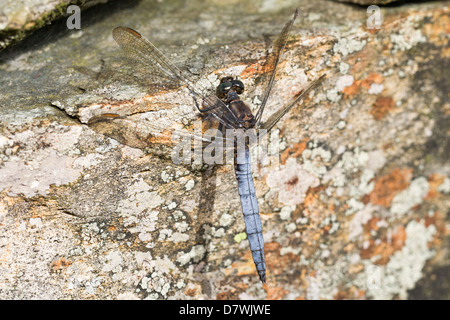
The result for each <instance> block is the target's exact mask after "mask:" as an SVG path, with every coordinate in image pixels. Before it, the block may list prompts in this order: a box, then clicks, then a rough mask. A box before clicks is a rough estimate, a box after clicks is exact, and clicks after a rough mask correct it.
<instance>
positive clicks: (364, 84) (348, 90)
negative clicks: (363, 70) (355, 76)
mask: <svg viewBox="0 0 450 320" xmlns="http://www.w3.org/2000/svg"><path fill="white" fill-rule="evenodd" d="M382 82H383V76H382V75H381V74H379V73H376V72H372V73H370V74H369V75H368V76H367V77H366V78H364V79H362V80H355V81H354V82H353V84H352V85H351V86H348V87H345V88H344V89H343V90H342V93H343V94H344V97H346V98H352V97H354V96H355V95H357V94H358V93H359V91H360V90H361V88H365V89H366V90H369V88H370V86H371V85H372V83H376V84H380V83H382Z"/></svg>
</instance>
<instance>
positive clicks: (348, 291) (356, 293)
mask: <svg viewBox="0 0 450 320" xmlns="http://www.w3.org/2000/svg"><path fill="white" fill-rule="evenodd" d="M365 295H366V292H365V291H364V290H361V289H359V288H357V287H355V286H351V287H350V288H339V289H338V291H337V293H336V294H335V295H334V297H333V298H334V299H335V300H349V299H363V298H364V297H365Z"/></svg>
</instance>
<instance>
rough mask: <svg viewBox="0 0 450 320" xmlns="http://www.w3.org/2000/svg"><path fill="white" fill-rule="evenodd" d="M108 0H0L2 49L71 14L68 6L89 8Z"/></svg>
mask: <svg viewBox="0 0 450 320" xmlns="http://www.w3.org/2000/svg"><path fill="white" fill-rule="evenodd" d="M106 1H107V0H87V1H68V0H27V1H13V0H0V8H2V10H1V11H0V49H3V48H6V47H7V46H9V45H11V44H13V43H16V42H17V41H20V40H23V39H24V38H25V37H27V36H28V35H30V34H31V33H32V32H33V31H35V30H39V29H40V28H42V27H44V26H45V25H47V24H51V23H52V22H53V21H55V20H56V19H58V18H61V17H63V16H69V14H70V13H72V11H70V10H69V12H68V10H67V9H68V7H69V6H70V5H76V6H78V7H79V8H80V9H84V8H89V7H91V6H93V5H96V4H98V3H105V2H106Z"/></svg>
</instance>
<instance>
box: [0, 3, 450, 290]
mask: <svg viewBox="0 0 450 320" xmlns="http://www.w3.org/2000/svg"><path fill="white" fill-rule="evenodd" d="M187 3H189V4H186V6H185V7H180V6H179V5H178V4H177V2H172V1H167V2H163V3H159V2H154V3H153V2H130V3H128V4H126V5H125V4H115V3H113V4H106V5H105V7H104V10H103V11H102V15H101V16H100V14H99V11H98V10H96V11H92V10H86V11H83V12H82V19H83V21H84V22H83V23H85V25H86V27H84V28H82V29H81V30H79V31H77V30H63V29H64V28H65V22H64V21H61V22H55V23H54V24H53V25H52V26H50V27H47V28H48V29H46V30H45V32H43V33H39V32H38V33H36V35H33V36H32V37H31V38H27V39H26V40H25V41H24V43H23V45H21V46H18V47H14V48H12V49H11V50H8V52H7V53H6V54H3V56H0V61H1V62H2V64H1V65H0V74H1V76H0V88H1V89H0V194H1V198H0V299H32V298H39V299H134V298H136V299H143V298H150V299H251V298H257V299H407V298H420V297H423V296H427V297H429V296H430V295H429V294H428V295H427V294H426V293H423V295H421V293H420V288H417V287H416V288H415V286H416V284H418V283H419V284H421V286H422V287H423V288H428V287H427V285H424V284H423V282H424V281H425V283H426V281H427V276H428V275H430V274H435V275H436V276H438V277H442V279H441V281H440V282H441V283H442V282H446V283H448V279H447V277H446V275H447V274H448V265H449V258H448V225H449V224H448V217H447V213H448V210H449V204H450V200H449V192H450V168H449V163H448V156H449V154H450V143H449V139H448V137H449V132H448V130H449V126H448V123H449V122H448V115H449V113H450V104H449V99H448V92H449V88H450V86H449V83H448V81H449V80H448V79H449V74H448V60H449V57H450V51H449V44H448V41H449V37H448V35H449V29H448V26H449V25H450V21H449V20H450V18H449V9H448V7H446V6H443V3H435V2H433V3H414V4H405V5H403V6H396V7H389V8H385V9H383V10H382V13H383V22H382V25H381V27H380V29H371V30H369V29H367V26H366V19H367V14H366V10H365V8H359V7H355V6H348V5H346V4H343V3H337V2H329V1H316V2H308V1H301V3H300V5H299V6H300V7H301V8H302V10H303V12H304V14H305V15H304V16H303V17H302V18H301V19H299V20H298V22H297V23H296V25H295V27H294V29H293V31H292V37H291V38H292V39H291V41H289V43H288V45H287V48H286V52H285V54H284V56H283V59H282V62H281V63H280V70H279V75H278V76H279V81H278V82H277V86H276V88H275V90H274V97H273V99H272V100H271V103H270V106H269V109H268V110H267V111H266V112H268V114H270V113H271V112H273V111H274V110H276V109H277V108H278V107H280V106H281V105H282V104H284V103H286V102H287V101H289V100H290V99H291V98H292V97H293V96H295V95H296V94H297V93H298V92H299V91H300V90H301V88H302V87H304V85H305V84H306V83H307V82H308V81H311V80H313V79H315V78H316V77H317V76H318V75H320V74H322V73H324V72H326V73H327V77H326V79H325V80H324V81H323V82H322V84H321V85H320V87H318V88H316V89H315V90H314V92H313V93H312V94H311V95H309V96H308V97H306V98H305V99H304V101H303V105H306V106H308V108H302V107H301V105H299V106H298V107H296V108H294V109H293V110H292V111H291V112H290V113H289V114H288V115H287V116H285V117H284V118H283V120H282V121H281V122H280V123H279V124H278V126H277V127H276V129H275V130H274V131H273V132H272V134H271V136H270V138H271V141H278V142H279V143H278V144H275V145H272V146H271V148H272V149H271V153H270V156H269V157H268V159H266V161H265V162H259V163H256V162H255V164H254V168H253V169H254V176H255V186H256V190H257V196H258V198H259V203H260V211H261V216H262V222H263V230H264V238H265V241H266V248H265V250H266V259H267V268H268V270H267V277H268V278H267V282H268V283H267V285H261V283H260V282H259V280H258V276H257V274H256V272H255V269H254V264H253V261H252V258H251V254H250V250H249V247H248V241H247V240H246V235H245V228H244V223H243V218H242V214H241V209H240V202H239V198H238V194H237V190H236V183H235V177H234V172H233V167H232V166H231V165H223V166H215V167H203V168H196V167H191V166H187V165H175V164H174V163H173V162H172V161H171V160H170V158H168V157H167V156H165V148H163V147H164V145H165V144H166V141H165V140H159V141H153V142H155V143H154V147H152V148H146V147H145V146H143V145H141V142H142V139H138V138H139V134H135V135H134V136H133V132H140V131H133V130H143V128H144V129H145V124H146V123H149V119H150V121H152V122H154V123H158V121H160V122H161V123H163V122H164V121H166V120H159V119H163V118H162V116H164V115H165V116H168V117H167V118H170V119H173V118H174V117H176V116H179V115H180V114H181V112H183V111H184V110H188V108H191V109H190V110H193V109H192V108H193V105H192V101H191V99H190V98H189V96H188V95H187V94H186V91H185V90H184V89H183V88H178V87H173V88H171V87H157V86H154V85H152V82H151V80H150V78H147V77H146V75H145V71H143V70H135V69H132V67H130V66H129V65H127V64H126V63H125V62H124V60H123V58H122V57H121V54H120V51H119V49H118V47H117V45H116V44H115V43H114V41H113V39H112V37H111V30H112V29H113V28H114V27H115V26H117V25H128V26H130V27H133V28H135V29H136V30H139V31H140V32H141V33H142V34H143V35H145V36H146V37H148V38H149V39H151V40H152V42H154V43H155V44H156V45H157V46H158V47H159V48H160V49H161V50H162V51H163V52H164V53H166V54H167V56H169V57H170V58H171V59H173V60H174V61H175V62H176V63H177V64H179V65H180V66H182V67H183V68H184V69H186V70H188V71H189V72H190V73H191V74H192V76H193V78H195V79H196V81H198V82H197V83H199V84H205V87H207V88H208V87H210V88H209V89H213V88H214V85H213V84H214V83H217V78H218V77H219V76H220V74H223V73H232V74H233V75H237V76H239V77H240V78H241V79H242V80H243V81H244V83H245V84H246V86H247V93H246V94H245V95H244V96H245V98H246V99H247V100H248V101H249V103H252V104H254V105H257V104H258V101H259V100H258V99H254V93H256V94H261V86H260V79H261V77H262V76H263V73H262V69H261V68H260V67H259V65H260V64H261V63H262V62H264V58H265V56H266V54H267V50H268V49H269V48H270V45H271V41H273V40H274V38H275V37H276V35H277V34H278V33H279V31H280V30H281V28H282V27H283V25H284V23H285V22H286V21H287V20H288V19H290V18H291V16H292V13H293V11H294V9H295V6H296V5H298V1H295V2H294V1H292V2H289V1H283V2H281V1H280V2H270V3H268V2H264V3H263V2H258V1H256V2H252V4H251V5H250V4H243V5H240V7H239V8H236V7H235V6H229V5H225V4H223V6H221V4H219V3H218V2H215V1H211V2H207V3H206V4H204V3H205V2H204V1H202V2H201V3H202V5H200V4H199V3H198V2H197V1H189V2H187ZM445 4H448V2H447V3H445ZM51 28H56V29H58V30H63V31H62V32H60V33H57V34H58V36H55V37H53V38H50V39H49V38H48V36H46V34H48V32H51V30H52V29H51ZM58 32H59V31H58ZM27 42H28V43H30V42H32V43H33V45H32V46H29V45H27ZM4 52H6V51H4ZM205 79H207V80H205ZM169 106H175V108H173V109H170V108H169ZM161 109H163V110H165V111H164V112H160V113H158V116H161V118H149V117H151V116H154V115H155V114H157V112H155V110H161ZM108 111H109V112H111V111H113V112H114V111H116V112H118V111H120V112H123V113H124V114H127V115H129V117H128V119H129V120H130V121H128V122H126V123H125V122H124V128H126V130H124V132H125V134H126V132H131V133H130V136H131V138H130V137H125V136H123V135H117V132H115V133H116V136H114V133H113V134H112V135H113V138H110V137H108V136H105V135H104V134H101V133H100V132H98V130H97V131H96V130H95V128H93V127H90V126H87V125H86V124H87V123H88V121H89V119H90V118H91V117H92V116H95V115H97V114H99V113H104V112H108ZM164 124H165V123H164ZM120 133H122V132H120ZM133 137H135V138H133ZM278 137H279V140H278V139H277V138H278ZM130 142H132V143H130ZM434 267H436V268H437V269H436V270H439V272H435V273H433V271H432V270H434V269H433V268H434ZM430 270H431V271H430ZM442 270H447V272H444V271H442ZM424 272H425V273H424ZM424 274H425V276H424ZM433 283H434V282H433ZM444 287H445V286H441V287H440V288H444ZM447 288H448V286H447ZM410 290H412V291H410ZM418 290H419V291H418ZM425 291H427V292H428V291H430V289H426V290H425V289H424V292H425ZM409 292H411V296H410V295H409ZM439 292H442V295H440V296H438V297H434V298H438V299H439V298H448V291H445V290H444V291H442V290H441V291H439Z"/></svg>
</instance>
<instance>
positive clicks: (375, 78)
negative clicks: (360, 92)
mask: <svg viewBox="0 0 450 320" xmlns="http://www.w3.org/2000/svg"><path fill="white" fill-rule="evenodd" d="M382 82H383V76H382V75H381V74H379V73H376V72H372V73H370V74H369V75H368V76H367V78H365V79H364V80H362V81H361V87H363V88H366V89H367V90H369V89H370V86H371V85H372V84H373V83H376V84H381V83H382Z"/></svg>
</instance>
